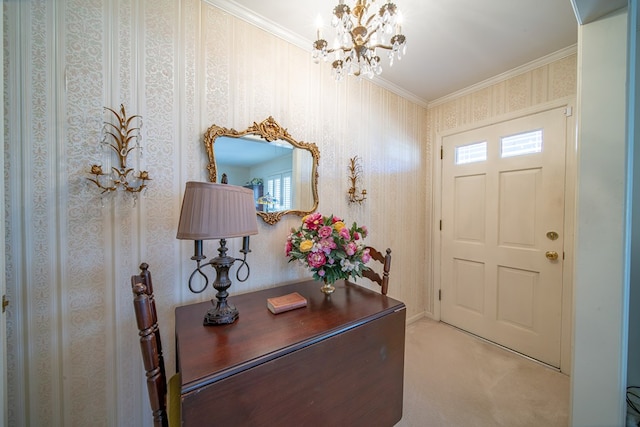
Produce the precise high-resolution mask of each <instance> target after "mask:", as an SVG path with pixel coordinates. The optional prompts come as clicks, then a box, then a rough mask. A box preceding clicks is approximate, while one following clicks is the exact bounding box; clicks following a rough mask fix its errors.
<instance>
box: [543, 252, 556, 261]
mask: <svg viewBox="0 0 640 427" xmlns="http://www.w3.org/2000/svg"><path fill="white" fill-rule="evenodd" d="M544 255H545V256H546V257H547V258H548V259H550V260H551V261H555V260H557V259H558V252H556V251H547V253H545V254H544Z"/></svg>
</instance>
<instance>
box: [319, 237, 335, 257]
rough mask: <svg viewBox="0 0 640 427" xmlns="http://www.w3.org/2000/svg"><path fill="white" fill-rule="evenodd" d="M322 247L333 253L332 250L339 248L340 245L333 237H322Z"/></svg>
mask: <svg viewBox="0 0 640 427" xmlns="http://www.w3.org/2000/svg"><path fill="white" fill-rule="evenodd" d="M320 247H321V248H322V251H323V252H324V253H325V254H327V255H328V254H330V253H331V250H333V249H335V248H337V247H338V245H337V244H336V242H334V241H333V239H322V240H320Z"/></svg>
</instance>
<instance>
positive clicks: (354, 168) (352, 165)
mask: <svg viewBox="0 0 640 427" xmlns="http://www.w3.org/2000/svg"><path fill="white" fill-rule="evenodd" d="M361 177H362V166H361V165H360V159H359V158H358V156H355V157H352V158H350V159H349V182H350V183H351V188H349V203H360V204H362V202H364V201H365V200H366V198H367V190H365V189H364V188H363V189H362V191H361V192H360V194H357V193H358V181H359V180H360V179H361Z"/></svg>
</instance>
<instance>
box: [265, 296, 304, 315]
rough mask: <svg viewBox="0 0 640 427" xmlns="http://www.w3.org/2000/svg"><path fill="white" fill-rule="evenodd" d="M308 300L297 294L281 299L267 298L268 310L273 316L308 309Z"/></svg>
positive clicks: (281, 297)
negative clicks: (303, 308) (298, 309)
mask: <svg viewBox="0 0 640 427" xmlns="http://www.w3.org/2000/svg"><path fill="white" fill-rule="evenodd" d="M306 305H307V299H306V298H305V297H303V296H302V295H300V294H299V293H297V292H293V293H290V294H286V295H281V296H279V297H273V298H267V308H268V309H269V311H270V312H272V313H273V314H278V313H282V312H284V311H289V310H294V309H296V308H302V307H306Z"/></svg>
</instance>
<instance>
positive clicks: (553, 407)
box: [396, 318, 569, 427]
mask: <svg viewBox="0 0 640 427" xmlns="http://www.w3.org/2000/svg"><path fill="white" fill-rule="evenodd" d="M568 424H569V377H568V376H567V375H564V374H562V373H559V372H557V371H555V370H553V369H550V368H547V367H545V366H543V365H541V364H539V363H536V362H534V361H531V360H529V359H527V358H525V357H522V356H519V355H517V354H514V353H512V352H509V351H507V350H504V349H502V348H500V347H498V346H495V345H492V344H489V343H487V342H484V341H482V340H480V339H478V338H476V337H473V336H471V335H469V334H466V333H464V332H462V331H460V330H458V329H456V328H453V327H451V326H449V325H446V324H444V323H439V322H435V321H433V320H430V319H426V318H425V319H421V320H419V321H417V322H414V323H412V324H410V325H409V326H407V332H406V354H405V380H404V408H403V417H402V420H401V421H400V422H399V423H398V424H397V425H396V426H397V427H409V426H411V427H414V426H415V427H417V426H420V427H423V426H425V427H457V426H464V427H485V426H486V427H499V426H505V427H555V426H567V425H568Z"/></svg>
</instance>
